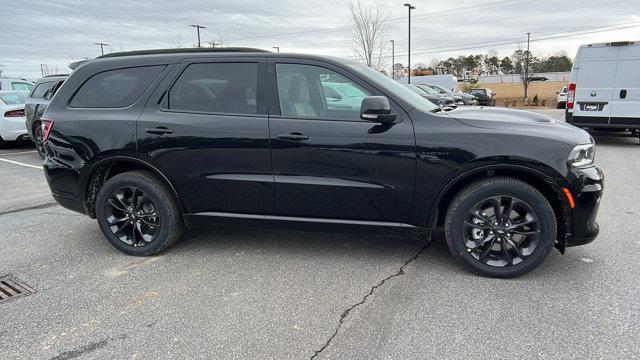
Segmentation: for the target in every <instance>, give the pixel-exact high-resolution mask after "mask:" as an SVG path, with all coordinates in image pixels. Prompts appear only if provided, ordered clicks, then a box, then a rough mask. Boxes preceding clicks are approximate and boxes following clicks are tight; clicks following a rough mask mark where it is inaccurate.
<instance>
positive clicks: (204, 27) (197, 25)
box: [189, 24, 207, 47]
mask: <svg viewBox="0 0 640 360" xmlns="http://www.w3.org/2000/svg"><path fill="white" fill-rule="evenodd" d="M189 26H191V27H194V28H196V31H197V32H198V47H202V45H200V29H206V28H207V27H206V26H200V24H195V25H189Z"/></svg>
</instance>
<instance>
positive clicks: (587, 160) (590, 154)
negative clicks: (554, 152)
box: [569, 144, 596, 168]
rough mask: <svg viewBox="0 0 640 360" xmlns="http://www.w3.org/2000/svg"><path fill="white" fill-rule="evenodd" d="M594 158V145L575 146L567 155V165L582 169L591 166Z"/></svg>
mask: <svg viewBox="0 0 640 360" xmlns="http://www.w3.org/2000/svg"><path fill="white" fill-rule="evenodd" d="M595 157H596V147H595V145H594V144H584V145H576V147H574V148H573V149H572V150H571V152H570V153H569V164H571V166H573V167H576V168H583V167H587V166H590V165H592V164H593V160H594V159H595Z"/></svg>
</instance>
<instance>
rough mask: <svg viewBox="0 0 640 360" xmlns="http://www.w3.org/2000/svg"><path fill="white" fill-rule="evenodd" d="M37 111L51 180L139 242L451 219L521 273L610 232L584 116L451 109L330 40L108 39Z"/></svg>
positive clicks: (475, 257) (478, 256)
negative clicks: (344, 98) (210, 225)
mask: <svg viewBox="0 0 640 360" xmlns="http://www.w3.org/2000/svg"><path fill="white" fill-rule="evenodd" d="M207 82H209V83H213V82H217V83H224V86H222V87H217V88H215V90H206V89H204V88H203V87H201V86H197V85H196V83H207ZM327 82H340V83H349V84H350V86H352V87H354V88H357V89H358V90H359V91H360V92H361V93H362V95H361V106H360V108H359V109H336V108H332V107H330V106H329V102H327V99H326V94H323V92H322V91H321V89H322V87H323V85H324V83H327ZM41 122H42V123H43V130H44V131H43V141H44V147H45V150H46V151H45V153H46V157H45V159H44V171H45V175H46V178H47V181H48V184H49V186H50V188H51V192H52V195H53V198H54V199H55V200H56V201H57V202H58V203H59V204H61V205H62V206H64V207H66V208H68V209H71V210H74V211H77V212H80V213H83V214H87V215H88V216H90V217H93V218H97V221H98V225H99V226H100V229H101V230H102V232H103V234H104V235H105V237H106V238H107V239H108V241H109V242H110V243H111V244H112V245H113V246H115V247H116V248H118V249H120V250H121V251H123V252H125V253H128V254H132V255H150V254H155V253H158V252H160V251H162V250H164V249H166V248H168V247H169V246H170V245H171V244H173V243H174V242H176V241H177V240H178V239H179V238H180V236H181V234H182V233H183V229H184V227H185V225H186V224H189V223H191V222H193V221H196V220H209V221H214V222H221V223H229V222H231V223H242V224H253V225H266V224H272V225H286V226H295V227H303V228H316V229H318V228H319V229H322V230H329V229H331V230H336V229H343V230H347V229H348V230H350V231H353V230H357V231H362V230H366V229H369V230H373V231H381V230H383V231H384V232H385V233H389V232H392V231H398V232H400V233H402V234H405V236H410V235H418V236H425V237H428V236H430V235H431V234H433V232H434V230H435V229H436V228H437V227H440V226H443V227H444V233H445V236H446V239H447V244H448V246H449V248H450V250H451V253H452V254H453V256H454V257H455V258H456V259H457V260H458V261H459V262H460V263H461V264H463V265H465V266H467V267H468V268H469V269H471V270H473V271H475V272H477V273H480V274H483V275H486V276H496V277H513V276H518V275H521V274H524V273H526V272H528V271H531V270H533V269H534V268H536V267H537V266H539V265H540V264H541V263H542V262H543V260H544V259H545V257H546V256H547V254H548V253H549V252H550V251H551V249H552V248H553V247H554V245H555V246H556V247H557V248H558V249H559V250H560V251H561V252H564V250H565V248H566V247H568V246H573V245H580V244H585V243H588V242H590V241H592V240H593V239H594V238H595V237H596V236H597V234H598V224H597V222H596V213H597V209H598V205H599V202H600V198H601V195H602V189H603V175H602V172H601V171H600V170H599V169H598V168H597V167H596V166H595V165H594V148H595V145H594V143H593V139H592V138H591V137H590V136H589V134H588V133H587V132H585V131H584V130H581V129H578V128H576V127H573V126H568V125H566V124H564V123H560V122H556V121H555V120H553V119H552V118H550V117H548V116H545V115H541V114H534V113H529V112H523V111H516V110H508V109H487V108H479V107H458V108H457V109H455V110H451V111H449V112H445V111H443V109H442V108H440V107H438V106H436V105H434V104H432V103H431V102H429V101H424V98H423V97H421V96H420V95H418V94H417V93H416V92H414V91H412V90H410V89H409V88H408V87H406V86H404V85H402V84H400V83H398V82H396V81H393V80H391V79H390V78H388V77H387V76H384V75H382V74H380V73H379V72H377V71H375V70H372V69H370V68H368V67H367V66H365V65H362V64H356V63H351V62H349V61H347V60H340V59H336V58H333V57H322V56H311V55H302V54H281V53H277V54H276V53H268V52H262V51H260V50H253V49H244V48H222V49H215V48H213V49H197V48H196V49H172V50H156V51H153V50H147V51H138V52H132V53H114V54H109V55H104V56H102V57H100V58H98V59H95V60H92V61H89V62H87V63H85V64H83V65H82V66H80V67H78V68H76V70H75V71H74V72H73V73H72V74H71V75H70V76H69V78H68V79H67V80H66V81H65V82H64V84H63V85H62V87H61V88H60V89H59V90H58V92H57V93H56V95H55V96H54V98H53V100H52V101H51V103H50V104H49V107H48V108H47V110H46V111H45V113H44V115H43V116H42V118H41Z"/></svg>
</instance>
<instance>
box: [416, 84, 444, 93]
mask: <svg viewBox="0 0 640 360" xmlns="http://www.w3.org/2000/svg"><path fill="white" fill-rule="evenodd" d="M416 86H417V87H419V88H420V89H422V90H423V91H424V92H426V93H427V94H434V95H437V94H440V91H438V90H436V89H434V88H432V87H430V86H428V85H416Z"/></svg>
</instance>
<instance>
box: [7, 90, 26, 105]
mask: <svg viewBox="0 0 640 360" xmlns="http://www.w3.org/2000/svg"><path fill="white" fill-rule="evenodd" d="M27 94H28V92H22V91H13V92H6V93H2V94H0V100H2V102H3V103H5V104H7V105H19V104H24V102H25V101H27Z"/></svg>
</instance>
